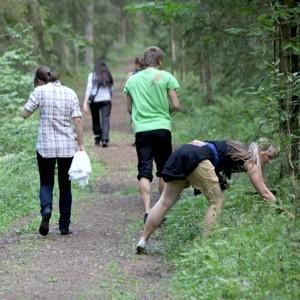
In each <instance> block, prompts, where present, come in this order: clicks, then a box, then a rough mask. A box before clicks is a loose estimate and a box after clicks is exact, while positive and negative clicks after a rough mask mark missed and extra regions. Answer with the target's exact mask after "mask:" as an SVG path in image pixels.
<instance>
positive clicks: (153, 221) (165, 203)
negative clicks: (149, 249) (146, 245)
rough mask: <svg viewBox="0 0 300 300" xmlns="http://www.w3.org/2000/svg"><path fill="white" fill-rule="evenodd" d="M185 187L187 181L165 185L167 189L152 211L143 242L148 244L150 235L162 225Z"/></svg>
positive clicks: (142, 237) (142, 238) (143, 235)
mask: <svg viewBox="0 0 300 300" xmlns="http://www.w3.org/2000/svg"><path fill="white" fill-rule="evenodd" d="M185 186H186V182H185V181H174V182H169V183H166V184H165V188H164V190H163V193H162V194H161V196H160V198H159V200H158V201H157V202H156V204H155V205H154V206H153V207H152V209H151V210H150V213H149V215H148V219H147V222H146V224H145V228H144V231H143V234H142V236H141V240H143V241H145V242H146V241H147V240H148V239H149V237H150V235H151V234H152V233H153V232H154V230H155V229H156V228H157V227H158V226H159V225H160V223H161V221H162V220H163V218H164V216H165V214H166V213H167V212H168V210H169V209H170V208H171V206H172V205H173V204H174V203H175V201H176V200H177V197H178V196H179V194H180V193H181V191H182V189H183V188H184V187H185Z"/></svg>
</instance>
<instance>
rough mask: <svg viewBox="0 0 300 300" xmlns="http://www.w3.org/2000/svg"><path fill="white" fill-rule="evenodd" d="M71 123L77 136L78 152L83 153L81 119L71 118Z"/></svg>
mask: <svg viewBox="0 0 300 300" xmlns="http://www.w3.org/2000/svg"><path fill="white" fill-rule="evenodd" d="M73 122H74V125H75V132H76V135H77V142H78V150H79V151H84V145H83V128H82V122H81V117H75V118H73Z"/></svg>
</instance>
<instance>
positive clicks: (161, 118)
mask: <svg viewBox="0 0 300 300" xmlns="http://www.w3.org/2000/svg"><path fill="white" fill-rule="evenodd" d="M163 55H164V53H163V51H162V50H161V49H159V48H158V47H150V48H148V49H147V50H146V51H145V52H144V57H143V61H144V65H145V69H144V70H142V71H140V72H138V73H137V74H135V75H134V76H131V77H130V78H129V79H128V80H127V82H126V84H125V87H124V93H125V94H126V95H127V109H128V112H129V114H131V118H132V121H133V125H134V132H135V143H136V152H137V157H138V176H137V178H138V181H139V191H140V196H141V199H142V201H143V204H144V207H145V215H144V222H145V221H146V219H147V216H148V212H149V211H150V209H151V206H150V184H151V181H152V179H153V175H152V170H153V159H154V161H155V164H156V169H157V172H156V175H157V177H159V192H160V194H161V193H162V191H163V188H164V184H165V183H164V181H163V179H162V178H161V171H162V169H163V167H164V165H165V163H166V161H167V160H168V158H169V156H170V155H171V153H172V137H171V111H177V110H179V109H180V102H179V100H178V98H177V93H176V89H178V88H179V84H178V82H177V80H176V78H175V77H174V76H173V75H172V74H171V73H169V72H167V71H163V70H160V67H161V65H162V60H163Z"/></svg>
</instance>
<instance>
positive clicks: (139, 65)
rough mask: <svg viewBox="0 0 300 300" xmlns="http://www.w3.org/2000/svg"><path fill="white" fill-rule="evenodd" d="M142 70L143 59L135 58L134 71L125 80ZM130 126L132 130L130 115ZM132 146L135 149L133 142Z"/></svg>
mask: <svg viewBox="0 0 300 300" xmlns="http://www.w3.org/2000/svg"><path fill="white" fill-rule="evenodd" d="M142 69H144V62H143V59H142V58H141V57H139V56H137V57H136V58H135V60H134V70H133V71H132V72H130V73H129V74H128V75H127V80H128V79H129V78H130V77H131V76H132V75H135V74H136V73H137V72H139V71H141V70H142ZM130 125H131V128H132V129H133V122H132V118H131V115H130ZM133 131H134V129H133ZM132 146H133V147H135V141H134V142H133V143H132Z"/></svg>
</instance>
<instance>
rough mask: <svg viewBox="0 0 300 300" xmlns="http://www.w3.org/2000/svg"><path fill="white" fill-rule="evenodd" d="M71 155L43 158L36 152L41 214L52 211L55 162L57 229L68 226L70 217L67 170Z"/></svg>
mask: <svg viewBox="0 0 300 300" xmlns="http://www.w3.org/2000/svg"><path fill="white" fill-rule="evenodd" d="M72 159H73V157H66V158H61V157H57V158H44V157H42V156H41V155H40V154H39V153H38V152H37V162H38V168H39V174H40V204H41V215H42V216H43V215H45V214H46V213H51V212H52V202H53V187H54V172H55V165H56V162H57V169H58V186H59V213H60V217H59V229H65V228H69V224H70V219H71V206H72V193H71V181H70V180H69V174H68V171H69V169H70V166H71V163H72Z"/></svg>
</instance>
